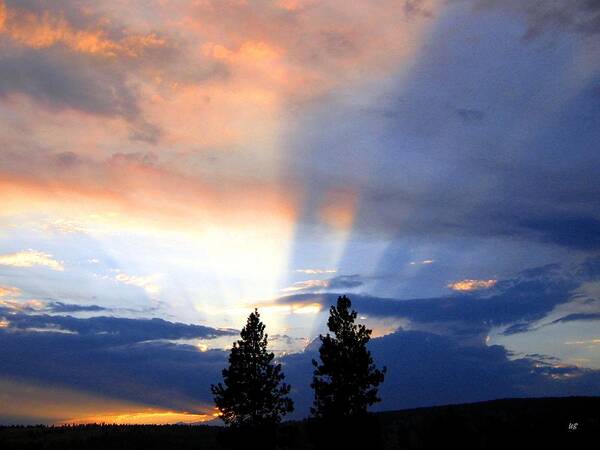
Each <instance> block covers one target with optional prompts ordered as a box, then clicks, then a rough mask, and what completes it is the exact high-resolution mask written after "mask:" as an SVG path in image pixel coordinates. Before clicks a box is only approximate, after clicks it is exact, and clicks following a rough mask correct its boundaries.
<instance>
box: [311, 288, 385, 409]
mask: <svg viewBox="0 0 600 450" xmlns="http://www.w3.org/2000/svg"><path fill="white" fill-rule="evenodd" d="M351 306H352V303H351V302H350V299H349V298H348V297H346V296H345V295H344V296H343V297H339V298H338V300H337V306H332V307H331V308H330V310H329V320H328V321H327V326H328V328H329V331H330V332H331V333H333V335H334V336H331V335H330V334H329V333H327V335H326V336H322V335H320V336H319V339H320V340H321V347H320V348H319V356H320V359H321V364H319V363H318V362H317V361H315V360H313V366H314V367H315V370H314V376H313V382H312V384H311V387H312V388H313V389H314V390H315V400H314V404H313V407H312V408H311V413H312V414H313V415H314V416H315V417H322V418H335V419H339V418H341V417H356V416H361V415H364V414H366V412H367V408H368V407H369V406H370V405H372V404H373V403H376V402H378V401H380V400H381V399H380V398H379V397H378V395H377V390H378V386H379V385H380V384H381V383H382V382H383V379H384V375H385V371H386V369H385V367H384V368H383V370H379V369H377V367H376V366H375V364H374V362H373V358H372V356H371V352H369V350H368V349H367V343H368V342H369V339H370V338H371V330H369V329H367V328H366V327H365V326H364V325H359V324H355V323H354V321H355V319H356V311H354V310H351V309H350V307H351Z"/></svg>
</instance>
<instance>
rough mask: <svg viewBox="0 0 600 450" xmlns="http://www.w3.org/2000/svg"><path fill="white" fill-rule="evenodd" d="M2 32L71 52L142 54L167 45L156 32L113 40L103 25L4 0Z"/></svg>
mask: <svg viewBox="0 0 600 450" xmlns="http://www.w3.org/2000/svg"><path fill="white" fill-rule="evenodd" d="M0 33H2V34H4V35H6V36H8V37H9V38H10V39H11V40H13V41H14V42H16V43H18V44H20V45H23V46H26V47H30V48H35V49H43V48H49V47H53V46H57V45H61V46H64V47H66V48H68V49H69V50H70V51H73V52H77V53H85V54H92V55H100V56H105V57H114V56H128V57H138V56H140V55H141V54H143V53H144V52H145V51H146V50H147V49H152V48H160V47H163V46H165V43H166V41H165V38H163V37H160V36H158V35H156V34H155V33H147V34H133V33H132V34H127V35H124V36H122V37H120V38H118V39H111V38H110V37H109V36H108V33H107V32H106V31H105V30H103V29H102V28H101V25H100V24H97V25H95V26H94V27H93V28H92V27H90V28H89V29H81V28H79V29H78V28H75V27H74V26H73V25H72V24H71V23H69V21H68V20H67V19H66V18H65V16H64V15H63V14H55V13H53V12H52V11H51V10H43V11H33V10H27V9H20V8H15V7H7V5H6V4H5V3H4V2H3V1H2V2H0Z"/></svg>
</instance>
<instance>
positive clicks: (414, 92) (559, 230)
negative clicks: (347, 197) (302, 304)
mask: <svg viewBox="0 0 600 450" xmlns="http://www.w3.org/2000/svg"><path fill="white" fill-rule="evenodd" d="M501 3H502V2H498V8H501V6H500V4H501ZM518 3H519V4H521V3H522V4H523V5H524V6H523V8H525V9H527V8H533V9H536V8H538V7H539V8H543V5H544V4H545V2H518ZM547 3H552V4H555V3H556V4H557V5H558V4H559V5H563V6H565V8H567V9H570V7H569V5H568V2H566V1H565V2H547ZM450 5H451V6H449V8H454V9H456V11H454V12H455V13H456V14H455V15H454V14H449V17H448V18H445V17H439V18H438V20H437V22H436V26H435V27H434V29H433V30H432V32H431V36H430V39H429V40H428V41H427V42H426V43H425V44H424V46H423V50H422V52H420V54H419V55H418V58H417V60H416V61H415V62H414V64H413V66H411V69H410V70H408V71H406V73H405V72H402V75H401V76H399V77H398V78H399V79H398V83H397V86H396V88H393V89H389V90H388V91H386V92H385V93H384V94H382V95H380V97H378V98H377V99H376V101H373V102H372V103H370V104H367V105H365V104H358V105H357V106H356V107H353V106H352V105H348V104H347V102H344V101H343V99H342V100H339V102H338V101H337V100H336V99H334V100H332V101H331V103H329V104H327V105H325V106H323V107H322V108H321V109H317V108H315V111H314V112H313V115H312V116H311V117H299V118H298V119H299V120H298V125H297V127H298V133H297V136H294V139H293V141H294V142H298V145H297V148H295V150H296V152H295V154H294V157H296V158H297V161H295V160H294V157H293V158H292V160H291V162H290V166H291V167H290V171H289V172H290V174H291V175H290V176H291V177H294V176H300V177H302V179H303V180H305V179H309V180H310V186H309V187H308V188H307V198H308V200H307V203H308V204H309V205H310V202H318V201H319V199H322V198H323V197H324V196H326V193H327V191H328V190H329V189H334V188H340V189H349V190H353V191H354V192H356V193H357V196H358V198H359V201H358V202H357V204H358V208H357V211H356V214H355V217H354V222H353V231H355V233H356V236H357V237H360V236H361V235H367V236H374V237H376V238H380V237H381V236H386V237H391V238H392V239H399V238H406V239H410V238H413V237H417V238H423V239H426V240H427V241H429V242H442V241H443V240H444V239H447V238H454V237H466V238H475V239H477V238H499V239H504V240H507V241H513V242H526V241H528V242H536V243H542V244H544V245H546V246H547V247H548V248H550V247H562V248H563V249H565V250H577V251H582V252H587V253H588V254H592V253H594V252H597V251H598V249H599V246H598V236H599V235H600V234H599V233H598V227H599V223H600V222H599V221H600V217H599V216H598V211H600V182H599V180H598V177H597V174H596V173H595V172H596V170H595V167H597V166H598V165H599V164H600V159H599V155H600V154H599V153H598V151H597V142H598V141H599V140H600V109H599V108H598V100H597V94H596V90H597V86H598V82H599V80H600V72H599V71H598V66H597V64H595V63H594V61H595V60H597V50H598V46H597V45H596V44H594V43H592V42H587V41H586V42H585V43H584V42H583V40H582V39H581V37H580V36H573V35H572V34H571V33H560V35H559V36H558V37H557V36H554V38H557V39H558V42H560V43H561V45H554V44H553V42H554V41H552V39H551V37H550V36H546V35H543V36H540V37H539V39H536V42H535V44H532V45H523V42H522V40H521V39H520V36H521V35H522V33H523V32H525V24H524V23H523V21H519V20H515V15H514V14H498V11H496V10H494V11H495V13H494V14H490V13H489V12H490V11H489V10H488V9H483V10H482V9H478V10H473V9H472V8H471V5H472V4H471V3H468V2H451V3H450ZM516 5H517V2H514V4H513V6H515V7H516ZM527 5H529V6H527ZM574 11H576V12H577V17H578V15H579V14H580V13H581V14H583V13H584V12H586V11H588V10H587V9H586V6H585V5H584V4H583V3H580V2H577V3H576V5H575V7H574ZM597 11H598V9H597V7H596V6H594V7H593V8H592V7H591V6H590V11H588V12H593V13H594V14H596V12H597ZM574 14H575V13H574ZM578 20H579V19H578ZM574 58H575V59H576V60H577V61H580V62H581V66H578V67H581V68H582V69H581V70H579V69H574V66H573V64H572V63H570V62H569V61H573V60H574ZM584 66H585V68H584ZM574 72H577V74H575V73H574ZM580 72H581V73H580ZM573 79H576V80H577V81H572V80H573ZM323 123H335V124H336V126H335V127H323V126H322V124H323ZM315 130H318V132H316V131H315ZM307 160H309V161H315V165H316V167H313V166H311V167H310V169H307V164H306V161H307ZM365 168H366V169H365ZM296 174H299V175H296ZM307 209H309V208H307ZM304 220H305V221H306V222H310V221H311V220H313V218H312V217H310V216H309V214H307V215H306V217H305V218H304Z"/></svg>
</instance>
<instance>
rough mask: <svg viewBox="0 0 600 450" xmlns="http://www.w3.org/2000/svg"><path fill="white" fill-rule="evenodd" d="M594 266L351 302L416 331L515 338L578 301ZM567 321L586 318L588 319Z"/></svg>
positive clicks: (300, 297)
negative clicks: (473, 287)
mask: <svg viewBox="0 0 600 450" xmlns="http://www.w3.org/2000/svg"><path fill="white" fill-rule="evenodd" d="M594 264H597V260H596V259H593V260H588V261H585V262H584V263H583V264H581V265H580V266H577V267H574V268H571V269H563V268H561V267H560V266H558V265H556V264H550V265H546V266H543V267H538V268H534V269H530V270H526V271H523V272H522V273H520V274H519V275H518V276H517V277H514V278H512V279H507V280H500V281H498V282H497V283H496V285H495V286H494V287H493V288H491V289H486V290H482V291H476V292H467V293H455V294H451V295H448V296H445V297H436V298H419V299H408V300H398V299H389V298H378V297H372V296H366V295H359V294H352V296H351V298H352V302H353V304H354V306H355V307H356V309H357V310H358V311H360V313H361V314H365V315H367V316H368V315H374V316H377V317H399V318H405V319H409V320H410V321H411V323H412V325H413V326H414V327H417V328H418V327H422V328H425V329H433V330H435V331H436V332H439V333H443V334H447V335H450V336H459V337H463V338H464V337H468V336H474V337H477V336H479V337H480V338H482V337H483V336H485V335H486V334H487V333H488V332H489V331H490V330H491V328H492V327H496V326H506V327H507V329H506V330H505V333H506V334H515V333H522V332H525V331H529V329H530V326H531V324H532V323H533V322H535V321H537V320H540V319H542V318H544V317H545V316H547V315H548V313H550V312H551V311H552V310H553V309H554V308H555V307H557V306H559V305H564V304H567V303H569V302H571V301H572V300H573V299H576V298H578V295H579V294H578V291H577V290H578V288H579V287H580V286H581V283H582V282H584V281H586V280H589V279H590V278H589V277H588V276H583V277H582V276H580V275H577V274H582V273H586V272H584V271H582V270H581V267H590V266H593V265H594ZM337 297H338V294H331V293H325V294H297V295H291V296H286V297H282V298H280V299H279V302H282V303H286V302H290V303H298V302H311V303H312V302H315V301H318V302H320V303H322V304H323V305H325V306H330V305H333V304H335V302H336V300H337ZM566 317H567V318H568V317H571V318H573V317H575V318H580V317H582V315H580V314H574V315H572V316H566ZM585 317H587V318H588V319H589V320H593V319H594V318H598V315H597V314H596V313H594V314H591V313H586V314H585ZM573 320H576V319H573ZM582 320H583V318H582Z"/></svg>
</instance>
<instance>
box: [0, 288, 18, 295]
mask: <svg viewBox="0 0 600 450" xmlns="http://www.w3.org/2000/svg"><path fill="white" fill-rule="evenodd" d="M20 295H21V289H19V288H16V287H10V286H0V297H18V296H20Z"/></svg>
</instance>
